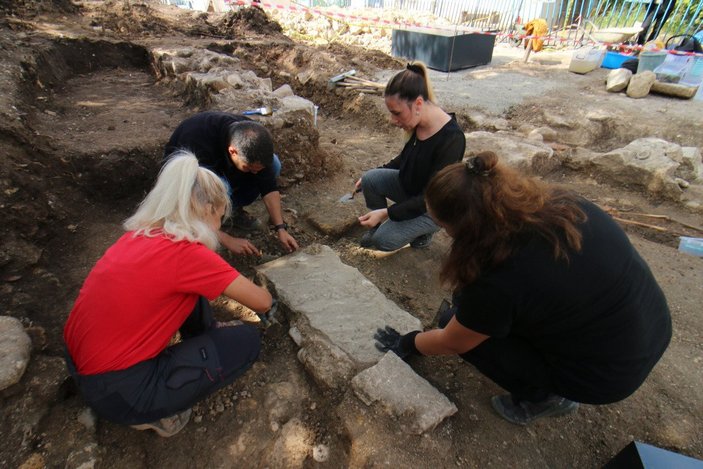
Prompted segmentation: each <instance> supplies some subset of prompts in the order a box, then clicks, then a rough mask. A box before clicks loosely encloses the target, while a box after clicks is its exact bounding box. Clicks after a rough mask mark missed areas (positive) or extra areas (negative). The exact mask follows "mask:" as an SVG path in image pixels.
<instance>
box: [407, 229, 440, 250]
mask: <svg viewBox="0 0 703 469" xmlns="http://www.w3.org/2000/svg"><path fill="white" fill-rule="evenodd" d="M432 236H434V233H427V234H424V235H420V236H418V237H417V238H415V239H413V240H412V241H410V247H411V248H414V249H425V248H426V247H428V246H429V245H430V243H431V242H432Z"/></svg>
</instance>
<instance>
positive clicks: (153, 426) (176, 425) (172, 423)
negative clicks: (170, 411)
mask: <svg viewBox="0 0 703 469" xmlns="http://www.w3.org/2000/svg"><path fill="white" fill-rule="evenodd" d="M192 413H193V410H192V409H188V410H184V411H183V412H181V413H180V414H176V415H172V416H171V417H166V418H163V419H161V420H157V421H156V422H151V423H142V424H140V425H132V428H134V429H135V430H154V431H155V432H156V433H158V434H159V435H160V436H162V437H164V438H168V437H171V436H173V435H175V434H176V433H178V432H180V431H181V430H183V427H185V426H186V424H187V423H188V421H189V420H190V415H191V414H192Z"/></svg>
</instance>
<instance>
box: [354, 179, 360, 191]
mask: <svg viewBox="0 0 703 469" xmlns="http://www.w3.org/2000/svg"><path fill="white" fill-rule="evenodd" d="M360 190H361V178H359V180H358V181H356V183H355V184H354V192H359V191H360Z"/></svg>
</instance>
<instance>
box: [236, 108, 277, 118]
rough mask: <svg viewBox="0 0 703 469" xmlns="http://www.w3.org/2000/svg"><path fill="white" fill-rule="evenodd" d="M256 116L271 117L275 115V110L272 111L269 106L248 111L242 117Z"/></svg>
mask: <svg viewBox="0 0 703 469" xmlns="http://www.w3.org/2000/svg"><path fill="white" fill-rule="evenodd" d="M255 114H258V115H261V116H270V115H271V114H273V109H271V108H270V107H269V106H265V107H260V108H257V109H249V110H248V111H244V112H242V115H244V116H253V115H255Z"/></svg>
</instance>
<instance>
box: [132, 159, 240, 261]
mask: <svg viewBox="0 0 703 469" xmlns="http://www.w3.org/2000/svg"><path fill="white" fill-rule="evenodd" d="M220 207H224V211H225V216H229V214H230V212H231V202H230V200H229V195H228V194H227V188H226V187H225V184H224V182H223V181H222V180H221V179H220V178H219V177H218V176H217V175H216V174H215V173H213V172H212V171H210V170H209V169H206V168H202V167H200V166H199V165H198V160H197V158H196V157H195V155H193V153H191V152H189V151H186V150H179V151H177V152H175V153H173V154H172V155H171V156H170V157H169V159H168V161H167V162H166V164H165V165H164V166H163V168H161V171H160V172H159V176H158V178H157V179H156V183H155V184H154V187H153V188H152V189H151V191H150V192H149V193H148V194H147V196H146V197H145V198H144V200H142V202H141V203H140V204H139V208H138V209H137V211H136V212H135V213H134V215H132V216H131V217H129V218H128V219H127V220H125V222H124V224H123V227H124V229H126V230H127V231H134V235H135V236H137V235H143V236H158V235H159V234H160V233H164V234H166V235H167V236H168V237H169V238H170V239H172V240H173V241H182V240H188V241H191V242H197V243H202V244H204V245H205V246H207V247H209V248H210V249H213V250H214V249H217V246H218V245H219V242H218V238H217V232H216V231H215V230H213V228H212V227H211V226H210V225H209V224H208V223H207V222H206V221H205V217H206V216H208V210H210V211H214V210H216V209H217V208H220ZM211 213H212V212H211ZM157 231H158V233H157Z"/></svg>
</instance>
